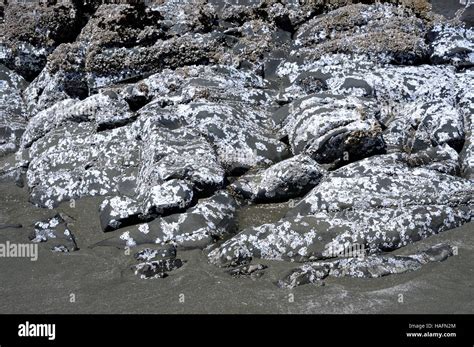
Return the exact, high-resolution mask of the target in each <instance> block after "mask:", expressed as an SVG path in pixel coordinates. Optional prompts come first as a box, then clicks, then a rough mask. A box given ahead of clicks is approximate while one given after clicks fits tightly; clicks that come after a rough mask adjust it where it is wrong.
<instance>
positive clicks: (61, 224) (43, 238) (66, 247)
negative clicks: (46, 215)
mask: <svg viewBox="0 0 474 347" xmlns="http://www.w3.org/2000/svg"><path fill="white" fill-rule="evenodd" d="M63 217H65V218H66V220H65V219H64V218H63ZM67 220H69V217H68V216H65V215H63V214H57V215H55V216H54V217H52V218H50V219H48V220H45V221H41V222H37V223H35V229H34V231H33V233H32V235H30V240H31V241H32V242H35V243H40V242H48V241H51V240H52V241H53V242H56V243H60V244H57V245H53V246H52V248H51V250H52V251H53V252H62V253H67V252H70V251H77V250H79V247H78V246H77V243H76V237H75V236H74V233H73V232H72V231H71V226H70V224H71V223H69V222H68V221H67Z"/></svg>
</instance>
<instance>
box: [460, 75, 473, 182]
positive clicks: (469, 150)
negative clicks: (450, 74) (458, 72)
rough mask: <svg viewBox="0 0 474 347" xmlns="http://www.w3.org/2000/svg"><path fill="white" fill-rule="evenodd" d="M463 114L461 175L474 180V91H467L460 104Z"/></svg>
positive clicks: (469, 76)
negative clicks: (473, 117) (463, 138)
mask: <svg viewBox="0 0 474 347" xmlns="http://www.w3.org/2000/svg"><path fill="white" fill-rule="evenodd" d="M465 77H466V79H472V78H473V76H472V73H471V74H469V75H467V76H465ZM459 106H460V109H461V112H462V114H463V116H464V129H465V133H466V137H465V142H464V147H463V149H462V151H461V153H460V161H461V174H462V176H463V177H465V178H468V179H471V180H472V179H474V122H473V121H472V114H473V113H474V93H473V92H472V89H466V90H465V91H464V93H463V96H462V97H461V100H460V102H459Z"/></svg>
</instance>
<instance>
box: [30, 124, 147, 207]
mask: <svg viewBox="0 0 474 347" xmlns="http://www.w3.org/2000/svg"><path fill="white" fill-rule="evenodd" d="M138 155H139V148H138V144H137V141H136V139H135V134H134V132H133V131H131V129H130V128H129V127H121V128H117V129H112V130H110V131H103V132H100V133H97V132H96V126H95V125H93V124H91V123H74V124H72V123H66V124H64V125H62V126H60V127H58V128H56V129H55V130H53V131H50V132H49V133H48V135H47V136H44V137H42V138H41V139H39V140H37V141H36V142H34V143H33V145H32V146H31V147H30V149H29V157H30V158H31V162H30V165H29V167H28V172H27V183H28V187H29V189H30V201H31V202H33V203H34V204H36V205H38V206H42V207H48V208H53V207H55V206H57V205H58V204H59V203H60V202H62V201H68V200H71V199H78V198H80V197H83V196H95V195H106V194H111V193H115V192H117V191H119V187H120V186H122V185H126V183H127V182H129V181H130V180H133V181H135V180H136V177H137V174H138V164H139V157H138Z"/></svg>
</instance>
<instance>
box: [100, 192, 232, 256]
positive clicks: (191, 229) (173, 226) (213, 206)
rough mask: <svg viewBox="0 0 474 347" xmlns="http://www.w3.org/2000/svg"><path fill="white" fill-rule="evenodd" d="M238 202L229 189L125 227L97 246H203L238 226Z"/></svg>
mask: <svg viewBox="0 0 474 347" xmlns="http://www.w3.org/2000/svg"><path fill="white" fill-rule="evenodd" d="M236 209H237V203H236V202H235V200H234V199H233V198H232V196H230V195H229V193H227V192H218V193H216V194H215V195H213V196H212V197H210V198H206V199H201V200H199V202H198V203H197V204H196V205H195V206H194V207H192V208H189V209H188V210H187V211H186V212H184V213H180V214H172V215H170V216H166V217H160V218H157V219H155V220H153V221H152V222H149V223H145V224H140V225H136V226H132V227H129V228H125V229H123V231H121V233H120V235H116V236H113V237H111V238H110V239H107V240H104V241H102V242H100V243H98V244H97V245H98V246H116V247H122V248H123V247H134V246H138V245H141V244H149V243H156V244H159V245H163V244H169V243H171V244H174V245H176V246H178V247H179V248H184V249H187V248H200V249H203V248H205V247H207V246H209V245H210V244H212V243H214V242H215V241H216V240H219V239H221V238H223V237H225V236H227V235H229V234H231V233H233V232H234V229H235V226H234V224H235V221H234V214H235V212H236Z"/></svg>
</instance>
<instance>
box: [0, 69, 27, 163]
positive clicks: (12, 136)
mask: <svg viewBox="0 0 474 347" xmlns="http://www.w3.org/2000/svg"><path fill="white" fill-rule="evenodd" d="M27 85H28V84H27V82H26V81H25V80H24V79H23V78H22V77H21V76H19V75H18V74H16V73H15V72H14V71H11V70H10V69H8V68H6V67H5V66H3V65H0V157H3V156H4V155H6V154H8V153H12V152H15V151H16V150H17V149H18V145H19V142H20V138H21V136H22V134H23V132H24V131H25V127H26V124H27V121H26V107H25V104H24V101H23V98H22V92H23V90H24V89H25V88H26V87H27Z"/></svg>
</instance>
